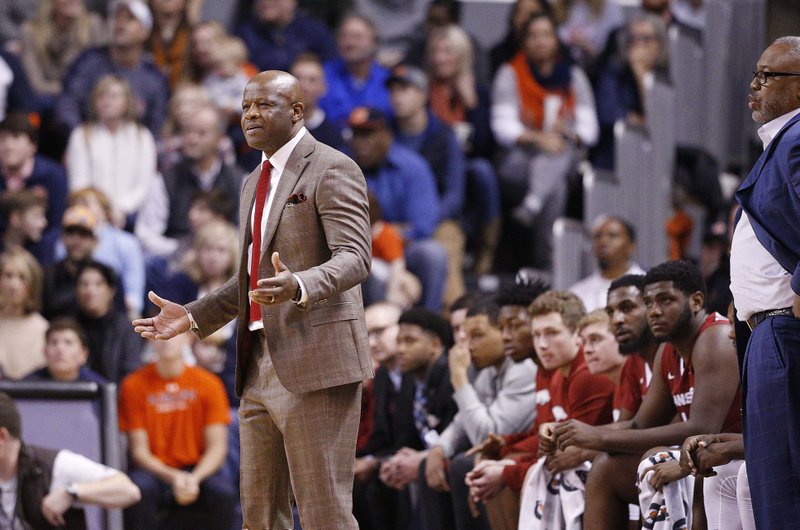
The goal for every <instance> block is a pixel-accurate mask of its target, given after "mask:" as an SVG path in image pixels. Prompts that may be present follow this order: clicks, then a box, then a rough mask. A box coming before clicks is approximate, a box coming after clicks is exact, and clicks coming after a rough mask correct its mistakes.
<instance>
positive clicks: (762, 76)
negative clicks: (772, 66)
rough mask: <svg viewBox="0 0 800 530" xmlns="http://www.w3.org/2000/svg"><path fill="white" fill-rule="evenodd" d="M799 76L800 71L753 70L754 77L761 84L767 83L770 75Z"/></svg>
mask: <svg viewBox="0 0 800 530" xmlns="http://www.w3.org/2000/svg"><path fill="white" fill-rule="evenodd" d="M784 76H789V77H797V76H800V72H765V71H764V70H761V71H760V72H753V79H755V80H756V81H758V85H759V86H764V85H766V84H767V80H768V79H769V78H770V77H784Z"/></svg>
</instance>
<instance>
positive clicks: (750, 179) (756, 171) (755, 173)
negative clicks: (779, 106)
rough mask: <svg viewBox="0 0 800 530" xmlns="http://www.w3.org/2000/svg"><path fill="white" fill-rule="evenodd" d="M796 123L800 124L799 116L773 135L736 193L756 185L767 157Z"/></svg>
mask: <svg viewBox="0 0 800 530" xmlns="http://www.w3.org/2000/svg"><path fill="white" fill-rule="evenodd" d="M798 122H800V114H798V115H797V116H794V117H793V118H792V119H791V120H789V122H788V123H787V124H786V125H784V126H783V127H782V128H781V130H780V131H778V134H776V135H775V138H773V139H772V141H771V142H770V143H769V145H768V146H767V148H766V149H765V150H764V152H763V153H761V156H760V157H758V161H757V162H756V165H755V166H753V169H751V170H750V173H749V174H748V175H747V178H746V179H745V180H744V182H742V185H741V186H739V190H738V191H741V190H744V189H746V188H749V187H751V186H752V185H754V184H755V183H756V181H757V180H758V177H759V176H760V175H761V171H762V170H763V169H764V164H766V162H767V160H768V159H769V157H771V156H772V151H774V150H775V146H777V145H778V141H779V140H780V138H781V136H782V135H783V134H784V133H786V131H788V130H789V128H791V127H793V126H794V125H796V124H797V123H798Z"/></svg>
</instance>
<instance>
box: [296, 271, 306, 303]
mask: <svg viewBox="0 0 800 530" xmlns="http://www.w3.org/2000/svg"><path fill="white" fill-rule="evenodd" d="M292 276H294V279H295V280H297V285H299V286H300V300H296V301H295V300H292V301H293V302H294V303H295V304H297V305H299V306H300V307H305V306H306V303H307V302H308V291H307V290H306V285H305V284H304V283H303V280H301V279H300V276H298V275H297V274H292Z"/></svg>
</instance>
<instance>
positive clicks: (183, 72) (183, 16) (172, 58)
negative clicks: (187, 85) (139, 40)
mask: <svg viewBox="0 0 800 530" xmlns="http://www.w3.org/2000/svg"><path fill="white" fill-rule="evenodd" d="M150 8H151V9H152V11H153V31H152V32H151V33H150V39H149V40H148V41H147V48H148V50H149V51H150V52H151V53H152V54H153V59H154V60H155V63H156V64H157V65H158V67H159V68H160V69H161V72H162V73H163V74H164V75H165V76H166V78H167V80H168V81H169V86H170V88H172V89H174V88H175V86H176V85H177V84H178V82H179V81H180V80H181V79H183V78H185V77H187V76H188V73H189V50H190V47H191V46H190V37H191V34H192V20H191V19H190V16H189V12H188V0H150Z"/></svg>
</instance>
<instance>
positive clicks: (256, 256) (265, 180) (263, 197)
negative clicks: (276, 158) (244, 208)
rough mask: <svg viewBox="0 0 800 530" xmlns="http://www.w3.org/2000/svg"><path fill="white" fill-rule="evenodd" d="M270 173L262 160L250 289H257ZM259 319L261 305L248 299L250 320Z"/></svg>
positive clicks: (254, 225) (267, 161)
mask: <svg viewBox="0 0 800 530" xmlns="http://www.w3.org/2000/svg"><path fill="white" fill-rule="evenodd" d="M271 174H272V164H270V163H269V160H264V163H263V164H261V174H260V175H259V176H258V186H256V205H255V208H256V210H255V215H254V216H253V230H252V232H253V248H252V251H251V258H250V290H251V291H254V290H256V289H258V262H259V261H260V259H261V217H262V216H263V214H264V205H265V204H266V202H267V195H268V194H269V178H270V176H271ZM260 320H261V306H260V305H258V304H257V303H256V302H253V301H252V300H251V301H250V322H259V321H260Z"/></svg>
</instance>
